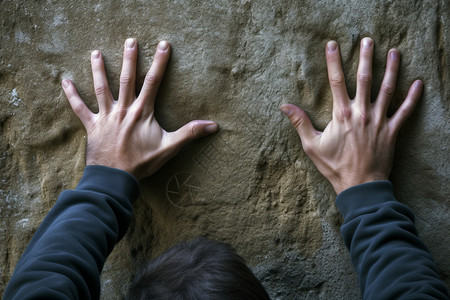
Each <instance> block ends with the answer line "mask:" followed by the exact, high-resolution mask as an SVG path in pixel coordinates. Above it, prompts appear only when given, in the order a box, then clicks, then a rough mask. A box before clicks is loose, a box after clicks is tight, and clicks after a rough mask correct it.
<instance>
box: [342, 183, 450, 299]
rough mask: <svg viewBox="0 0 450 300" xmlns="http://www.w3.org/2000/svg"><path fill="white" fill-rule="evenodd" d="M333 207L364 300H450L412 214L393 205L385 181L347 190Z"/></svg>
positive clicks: (401, 206)
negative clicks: (339, 217)
mask: <svg viewBox="0 0 450 300" xmlns="http://www.w3.org/2000/svg"><path fill="white" fill-rule="evenodd" d="M336 204H337V205H338V207H339V210H340V211H341V213H342V215H343V216H344V224H343V226H342V228H341V233H342V235H343V237H344V240H345V243H346V245H347V247H348V249H349V251H350V255H351V258H352V263H353V265H354V267H355V269H356V271H357V272H358V276H359V281H360V288H361V292H362V294H363V296H364V299H394V298H395V299H400V298H401V299H412V298H411V297H413V298H417V299H419V298H420V299H447V298H448V292H447V288H446V286H445V284H444V283H443V282H442V281H441V279H440V278H439V275H438V273H437V269H436V266H435V264H434V262H433V259H432V257H431V254H430V253H429V251H428V250H427V248H426V246H425V245H424V244H423V243H422V242H421V240H420V239H419V237H418V236H417V231H416V228H415V226H414V215H413V213H412V212H411V210H410V209H409V208H408V207H407V206H406V205H403V204H401V203H399V202H398V201H397V200H396V199H395V197H394V194H393V191H392V184H391V183H390V182H389V181H378V182H372V183H367V184H363V185H359V186H356V187H353V188H350V189H347V190H345V191H344V192H342V193H341V194H339V196H338V197H337V199H336Z"/></svg>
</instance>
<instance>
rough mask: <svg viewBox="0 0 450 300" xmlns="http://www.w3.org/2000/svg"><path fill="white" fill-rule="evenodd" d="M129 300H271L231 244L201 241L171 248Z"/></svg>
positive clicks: (145, 272)
mask: <svg viewBox="0 0 450 300" xmlns="http://www.w3.org/2000/svg"><path fill="white" fill-rule="evenodd" d="M127 299H175V300H188V299H206V300H207V299H214V300H216V299H217V300H225V299H269V296H268V295H267V292H266V290H265V289H264V287H263V286H262V284H261V283H260V282H259V280H258V279H257V278H256V277H255V275H253V273H252V271H251V270H250V269H249V268H248V266H247V265H246V263H245V261H244V259H243V258H242V257H240V256H239V255H237V254H236V252H235V251H234V250H233V249H232V248H231V247H230V246H229V245H227V244H224V243H220V242H216V241H212V240H208V239H206V238H197V239H195V240H193V241H191V242H182V243H180V244H177V245H176V246H174V247H172V248H170V249H169V250H168V251H167V252H165V253H164V254H163V255H161V256H160V257H158V258H156V259H155V260H154V261H152V262H151V263H150V264H149V265H148V266H147V267H145V268H144V269H143V270H142V271H141V272H140V273H139V274H138V275H137V276H136V277H135V279H134V280H133V283H132V285H131V287H130V290H129V293H128V296H127Z"/></svg>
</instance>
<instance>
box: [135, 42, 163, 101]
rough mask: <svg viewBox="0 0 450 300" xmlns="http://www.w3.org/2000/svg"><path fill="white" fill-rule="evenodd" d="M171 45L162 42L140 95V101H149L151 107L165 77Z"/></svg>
mask: <svg viewBox="0 0 450 300" xmlns="http://www.w3.org/2000/svg"><path fill="white" fill-rule="evenodd" d="M169 54H170V44H169V43H168V42H166V41H162V42H160V43H159V44H158V47H157V49H156V53H155V57H154V59H153V63H152V66H151V67H150V70H149V71H148V73H147V75H146V76H145V80H144V85H143V86H142V89H141V92H140V94H139V97H138V99H139V101H149V102H150V103H149V105H150V106H151V107H152V106H153V105H154V101H155V97H156V93H157V92H158V88H159V84H160V83H161V80H162V78H163V75H164V71H165V69H166V65H167V61H168V60H169Z"/></svg>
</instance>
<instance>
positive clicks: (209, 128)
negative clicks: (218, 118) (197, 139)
mask: <svg viewBox="0 0 450 300" xmlns="http://www.w3.org/2000/svg"><path fill="white" fill-rule="evenodd" d="M218 129H219V124H217V123H213V124H210V125H208V126H205V128H203V130H204V131H205V133H208V134H209V133H214V132H216V131H217V130H218Z"/></svg>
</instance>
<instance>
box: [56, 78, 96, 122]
mask: <svg viewBox="0 0 450 300" xmlns="http://www.w3.org/2000/svg"><path fill="white" fill-rule="evenodd" d="M62 87H63V90H64V93H65V94H66V97H67V99H68V100H69V103H70V106H71V107H72V110H73V112H74V113H75V114H76V115H77V116H78V118H80V120H81V122H82V123H83V125H84V127H85V128H86V129H88V127H89V126H90V123H91V120H92V117H93V113H92V112H91V111H90V110H89V108H88V107H87V106H86V104H85V103H84V101H83V100H82V99H81V98H80V95H78V92H77V89H76V88H75V85H74V84H73V83H72V82H71V81H70V80H68V79H64V80H63V81H62Z"/></svg>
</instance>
